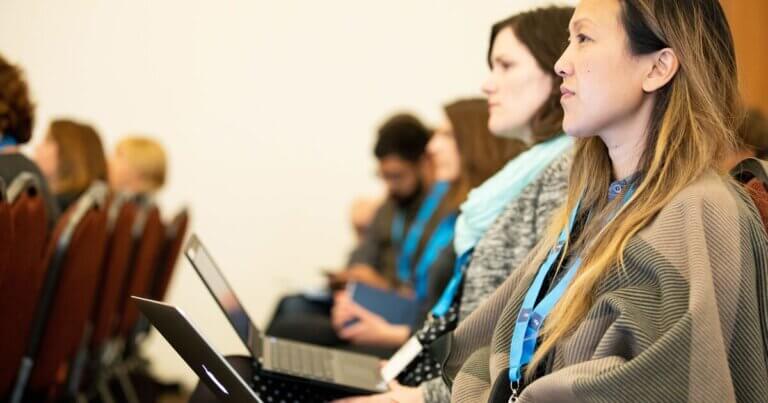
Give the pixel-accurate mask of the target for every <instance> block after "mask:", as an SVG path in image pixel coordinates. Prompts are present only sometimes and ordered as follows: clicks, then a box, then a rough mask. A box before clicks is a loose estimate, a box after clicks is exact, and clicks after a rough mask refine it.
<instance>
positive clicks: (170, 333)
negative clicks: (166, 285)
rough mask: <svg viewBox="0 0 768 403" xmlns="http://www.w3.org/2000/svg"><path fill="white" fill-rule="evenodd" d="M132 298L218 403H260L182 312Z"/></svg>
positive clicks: (244, 382)
mask: <svg viewBox="0 0 768 403" xmlns="http://www.w3.org/2000/svg"><path fill="white" fill-rule="evenodd" d="M131 298H133V300H134V301H136V303H137V304H138V305H139V310H141V312H142V313H143V314H144V316H146V317H147V319H149V321H150V322H152V324H153V325H154V326H155V327H156V328H157V330H159V331H160V333H162V334H163V337H165V339H166V340H168V342H169V343H171V345H172V346H173V348H174V349H175V350H176V352H178V353H179V355H180V356H181V358H183V359H184V361H186V363H187V365H189V367H190V368H192V370H193V371H195V373H197V376H198V377H200V379H201V380H202V381H203V382H205V384H206V385H207V386H208V389H210V390H211V392H213V393H214V394H215V395H216V397H218V398H219V400H220V401H222V402H232V403H235V402H243V403H263V402H262V400H261V399H259V397H258V396H257V395H256V394H255V393H254V391H253V390H252V389H251V387H250V386H249V385H248V383H246V381H244V380H243V378H242V377H241V376H240V375H239V374H238V373H237V372H236V371H235V370H234V368H232V366H231V365H229V363H228V362H227V361H226V360H225V359H224V357H222V356H221V354H219V353H218V352H216V350H214V349H213V347H211V345H210V343H208V342H207V341H206V340H205V338H204V337H203V335H202V334H200V332H199V331H198V330H197V328H196V327H195V326H194V325H192V323H191V322H190V321H189V319H187V317H186V315H185V314H184V312H182V311H181V309H179V308H177V307H175V306H173V305H168V304H164V303H162V302H158V301H153V300H150V299H144V298H139V297H131Z"/></svg>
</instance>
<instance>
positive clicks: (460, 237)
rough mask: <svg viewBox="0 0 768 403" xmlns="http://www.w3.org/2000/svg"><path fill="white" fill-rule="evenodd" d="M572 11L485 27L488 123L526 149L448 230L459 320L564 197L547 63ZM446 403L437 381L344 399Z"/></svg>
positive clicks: (562, 147) (562, 141)
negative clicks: (461, 264) (457, 275)
mask: <svg viewBox="0 0 768 403" xmlns="http://www.w3.org/2000/svg"><path fill="white" fill-rule="evenodd" d="M572 13H573V9H572V8H567V7H549V8H543V9H536V10H533V11H529V12H526V13H522V14H517V15H515V16H512V17H510V18H508V19H505V20H503V21H501V22H499V23H497V24H495V25H494V26H493V28H492V32H491V44H490V49H489V53H488V63H489V65H490V67H491V74H490V76H489V78H488V79H487V81H486V82H485V83H484V85H483V91H484V92H485V93H486V94H487V96H488V102H489V106H490V112H491V114H490V119H489V123H488V126H489V128H490V129H491V131H492V132H493V133H494V134H496V135H497V136H502V137H515V138H519V139H521V140H524V141H526V142H527V143H528V144H529V145H530V146H531V148H530V149H529V150H528V151H526V152H524V153H522V154H520V155H519V156H518V157H516V158H515V159H514V160H512V161H510V162H509V163H508V164H507V166H505V167H504V169H502V171H500V172H499V173H498V174H496V175H495V176H494V177H492V178H491V179H489V180H488V181H486V182H485V183H484V184H483V185H481V186H480V187H479V188H477V189H475V190H473V191H472V192H471V193H470V195H469V199H468V201H467V202H466V203H464V204H463V205H462V207H461V216H460V217H459V220H458V223H457V227H456V240H455V249H456V253H457V256H461V255H463V254H465V253H467V252H469V253H471V260H470V263H469V264H468V267H467V268H466V269H465V271H464V281H463V286H462V292H461V296H460V300H459V301H458V303H455V304H453V306H454V307H453V309H458V318H459V320H461V319H463V318H465V317H466V316H468V315H469V314H470V313H471V312H472V311H473V310H475V308H477V307H478V306H479V305H480V304H481V303H482V302H483V301H484V300H485V299H486V298H487V297H488V296H490V295H491V294H492V293H493V291H494V290H495V289H496V288H497V287H498V286H499V285H500V284H501V283H502V282H503V281H504V280H505V279H506V278H507V277H508V276H509V274H510V273H511V272H512V271H513V270H514V269H515V268H517V267H519V266H520V265H522V263H523V262H524V260H525V259H526V257H527V256H528V254H529V253H530V251H531V250H532V249H533V247H534V246H535V245H536V244H537V242H538V241H539V239H541V237H542V235H543V231H544V229H545V228H546V227H547V224H548V221H549V218H550V216H551V214H552V212H554V211H555V210H556V209H557V208H558V207H559V206H560V205H561V204H562V202H563V200H564V198H565V196H566V194H567V182H568V174H569V167H570V163H571V151H570V149H571V144H572V142H571V140H570V139H568V138H567V137H565V136H564V135H563V134H562V116H563V111H562V109H561V108H560V105H559V97H560V90H559V85H560V80H558V78H557V77H556V75H555V73H554V65H555V62H556V61H557V59H558V57H559V56H560V53H561V52H562V49H564V48H565V46H566V45H567V40H568V35H567V27H568V21H569V19H570V17H571V15H572ZM393 400H394V401H397V402H428V403H431V402H447V401H449V400H450V393H449V390H448V388H447V386H446V385H445V384H444V383H443V381H442V379H440V378H435V379H432V380H429V381H427V382H424V383H422V384H421V385H420V386H419V387H404V386H401V385H399V384H396V383H394V384H392V385H391V391H390V392H388V393H385V394H382V395H377V396H368V397H356V398H351V399H344V400H342V401H344V402H370V403H373V402H390V401H393Z"/></svg>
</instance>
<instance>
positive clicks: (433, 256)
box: [414, 214, 456, 301]
mask: <svg viewBox="0 0 768 403" xmlns="http://www.w3.org/2000/svg"><path fill="white" fill-rule="evenodd" d="M455 227H456V215H455V214H451V215H450V216H448V217H445V218H444V219H443V221H441V222H440V224H439V225H438V226H437V228H436V229H435V231H434V232H433V233H432V236H431V237H430V238H429V241H428V242H427V245H426V246H425V247H424V252H422V253H421V256H420V257H419V261H418V263H416V266H415V267H414V271H415V272H416V281H415V283H416V284H415V287H414V288H415V289H416V300H418V301H423V300H424V299H425V298H426V297H427V293H428V292H429V272H430V269H431V268H432V265H433V264H434V263H435V262H436V261H437V259H438V258H439V257H440V254H441V253H442V252H443V250H445V248H447V247H449V246H450V245H451V243H452V242H453V234H454V228H455Z"/></svg>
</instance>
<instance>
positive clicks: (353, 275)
mask: <svg viewBox="0 0 768 403" xmlns="http://www.w3.org/2000/svg"><path fill="white" fill-rule="evenodd" d="M346 280H347V281H348V282H349V281H354V282H358V283H363V284H366V285H369V286H371V287H376V288H381V289H383V290H386V289H389V288H390V287H391V284H389V281H388V280H387V279H386V278H384V276H382V275H381V274H379V272H377V271H376V269H374V268H373V267H371V266H368V265H361V264H359V265H354V266H352V267H350V268H348V269H347V271H346Z"/></svg>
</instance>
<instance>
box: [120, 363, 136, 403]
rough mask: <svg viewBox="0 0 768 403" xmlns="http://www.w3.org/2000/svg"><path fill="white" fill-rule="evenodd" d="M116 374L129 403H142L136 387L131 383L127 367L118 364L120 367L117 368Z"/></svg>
mask: <svg viewBox="0 0 768 403" xmlns="http://www.w3.org/2000/svg"><path fill="white" fill-rule="evenodd" d="M115 376H116V377H117V381H118V382H119V383H120V388H121V389H122V390H123V394H124V395H125V399H126V400H128V403H141V402H140V401H139V397H138V395H137V394H136V389H135V388H134V387H133V384H132V383H131V378H130V376H129V373H128V371H127V370H126V369H125V368H122V367H120V366H118V368H115Z"/></svg>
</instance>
